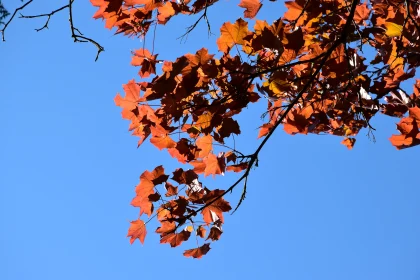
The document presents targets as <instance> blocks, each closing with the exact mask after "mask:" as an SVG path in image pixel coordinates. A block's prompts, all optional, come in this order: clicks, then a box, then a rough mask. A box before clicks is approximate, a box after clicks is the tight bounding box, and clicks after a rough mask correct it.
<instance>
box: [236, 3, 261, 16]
mask: <svg viewBox="0 0 420 280" xmlns="http://www.w3.org/2000/svg"><path fill="white" fill-rule="evenodd" d="M238 6H239V7H241V8H245V9H246V10H245V11H244V17H246V18H254V17H255V16H256V15H257V13H258V11H259V10H260V9H261V7H262V4H261V3H260V1H259V0H241V3H239V5H238Z"/></svg>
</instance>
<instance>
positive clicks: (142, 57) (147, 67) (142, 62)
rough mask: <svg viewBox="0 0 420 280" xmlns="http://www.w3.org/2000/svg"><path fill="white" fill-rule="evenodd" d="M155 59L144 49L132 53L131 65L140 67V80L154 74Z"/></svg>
mask: <svg viewBox="0 0 420 280" xmlns="http://www.w3.org/2000/svg"><path fill="white" fill-rule="evenodd" d="M156 57H157V55H152V54H151V53H150V52H149V51H148V50H146V49H139V50H136V51H135V52H134V56H133V58H132V59H131V65H133V66H141V68H140V71H139V75H140V77H142V78H147V77H149V76H150V74H156V62H157V61H156Z"/></svg>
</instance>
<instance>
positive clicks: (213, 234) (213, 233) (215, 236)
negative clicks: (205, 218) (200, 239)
mask: <svg viewBox="0 0 420 280" xmlns="http://www.w3.org/2000/svg"><path fill="white" fill-rule="evenodd" d="M221 235H222V231H221V230H220V228H219V227H217V226H212V227H211V229H210V233H209V236H208V237H207V239H206V240H208V239H211V240H213V241H217V240H219V239H220V236H221Z"/></svg>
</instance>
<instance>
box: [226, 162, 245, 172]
mask: <svg viewBox="0 0 420 280" xmlns="http://www.w3.org/2000/svg"><path fill="white" fill-rule="evenodd" d="M247 168H248V163H247V162H242V163H239V164H233V165H228V166H226V171H233V172H241V171H243V170H245V169H247Z"/></svg>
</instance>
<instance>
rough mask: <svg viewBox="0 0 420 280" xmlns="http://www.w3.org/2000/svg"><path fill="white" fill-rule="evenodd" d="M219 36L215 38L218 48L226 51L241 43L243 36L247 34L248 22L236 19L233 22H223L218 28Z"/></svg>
mask: <svg viewBox="0 0 420 280" xmlns="http://www.w3.org/2000/svg"><path fill="white" fill-rule="evenodd" d="M220 32H221V34H222V35H221V36H220V37H219V39H217V45H218V46H219V50H220V51H222V52H225V53H228V52H229V50H230V49H231V48H232V47H233V46H234V45H236V44H238V45H242V44H243V43H244V40H243V39H244V37H245V36H247V35H248V33H249V31H248V22H246V21H244V20H243V19H241V18H240V19H238V20H237V21H236V22H235V23H234V24H232V23H230V22H225V23H224V24H223V25H222V28H220Z"/></svg>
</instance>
